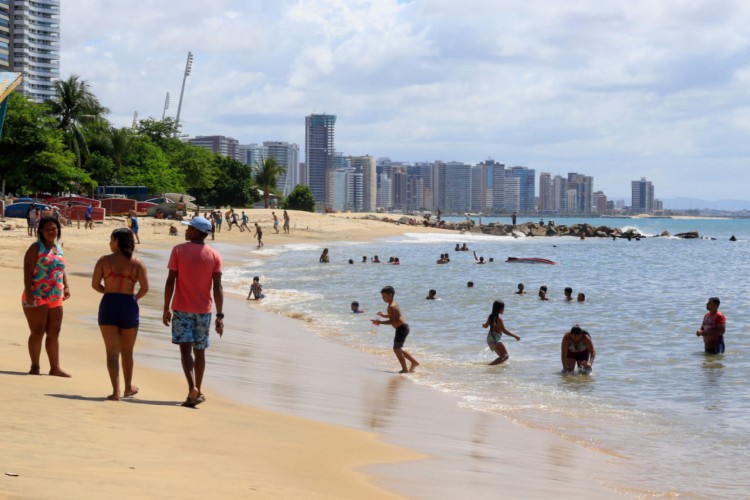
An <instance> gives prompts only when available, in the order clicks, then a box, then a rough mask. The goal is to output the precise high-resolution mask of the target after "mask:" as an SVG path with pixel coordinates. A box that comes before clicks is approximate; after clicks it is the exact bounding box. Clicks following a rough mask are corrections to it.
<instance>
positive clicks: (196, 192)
mask: <svg viewBox="0 0 750 500" xmlns="http://www.w3.org/2000/svg"><path fill="white" fill-rule="evenodd" d="M214 162H215V163H216V167H217V171H218V177H217V179H216V181H215V182H214V184H213V186H211V187H206V188H196V189H192V190H190V191H189V193H190V194H191V195H193V196H195V197H196V198H197V199H198V200H199V201H201V202H202V204H203V205H211V206H214V207H223V206H232V207H250V206H252V205H253V204H255V202H257V201H258V200H260V196H259V195H258V190H257V189H256V188H255V182H254V181H253V176H252V173H251V171H250V169H249V168H248V166H247V165H245V164H244V163H240V162H238V161H237V160H233V159H231V158H226V157H224V156H220V155H214Z"/></svg>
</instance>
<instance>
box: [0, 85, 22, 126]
mask: <svg viewBox="0 0 750 500" xmlns="http://www.w3.org/2000/svg"><path fill="white" fill-rule="evenodd" d="M19 83H21V73H11V72H8V71H0V137H2V135H3V122H4V121H5V112H6V111H7V110H8V96H10V93H11V92H13V89H14V88H16V86H18V84H19Z"/></svg>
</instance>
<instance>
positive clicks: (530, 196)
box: [506, 167, 536, 213]
mask: <svg viewBox="0 0 750 500" xmlns="http://www.w3.org/2000/svg"><path fill="white" fill-rule="evenodd" d="M508 172H510V176H511V177H517V178H518V180H519V182H518V208H517V209H516V210H517V211H520V212H526V213H529V212H533V211H534V199H535V196H536V194H535V193H536V189H535V188H536V179H535V175H536V172H535V171H534V169H532V168H526V167H512V168H510V170H508ZM506 205H507V204H506ZM506 208H508V209H510V208H509V207H507V206H506Z"/></svg>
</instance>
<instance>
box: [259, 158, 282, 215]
mask: <svg viewBox="0 0 750 500" xmlns="http://www.w3.org/2000/svg"><path fill="white" fill-rule="evenodd" d="M284 172H286V169H285V168H284V167H282V166H281V165H279V163H278V162H277V161H276V159H275V158H266V159H263V157H261V161H260V162H258V163H256V164H255V183H256V184H257V185H258V186H259V187H260V188H261V189H262V190H263V205H264V206H265V207H266V208H268V198H269V197H270V194H271V189H275V188H276V181H277V180H278V178H279V176H280V175H281V174H283V173H284Z"/></svg>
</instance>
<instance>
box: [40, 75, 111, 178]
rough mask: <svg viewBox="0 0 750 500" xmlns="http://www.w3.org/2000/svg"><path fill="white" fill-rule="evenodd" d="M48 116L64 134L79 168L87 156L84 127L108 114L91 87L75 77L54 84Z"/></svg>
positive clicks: (48, 102)
mask: <svg viewBox="0 0 750 500" xmlns="http://www.w3.org/2000/svg"><path fill="white" fill-rule="evenodd" d="M47 104H48V105H49V108H50V112H51V113H52V114H53V116H55V117H56V118H57V120H58V123H59V126H60V129H62V130H63V131H64V132H65V135H66V139H67V143H68V147H69V148H70V150H71V151H73V153H74V154H75V156H76V164H77V165H78V166H79V167H80V166H81V163H82V159H83V158H85V157H86V156H88V147H87V145H86V137H85V136H84V133H83V129H82V127H83V124H84V123H87V122H92V121H96V120H100V119H101V118H102V117H103V116H104V115H105V114H107V113H108V112H109V110H108V109H107V108H105V107H104V106H102V105H101V104H100V103H99V99H97V97H96V96H95V95H94V94H93V93H92V92H91V89H90V85H89V84H88V83H86V82H85V81H83V80H81V79H80V77H79V76H78V75H71V76H70V77H68V79H67V80H58V81H56V82H55V96H54V97H53V98H52V99H50V100H48V101H47Z"/></svg>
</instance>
